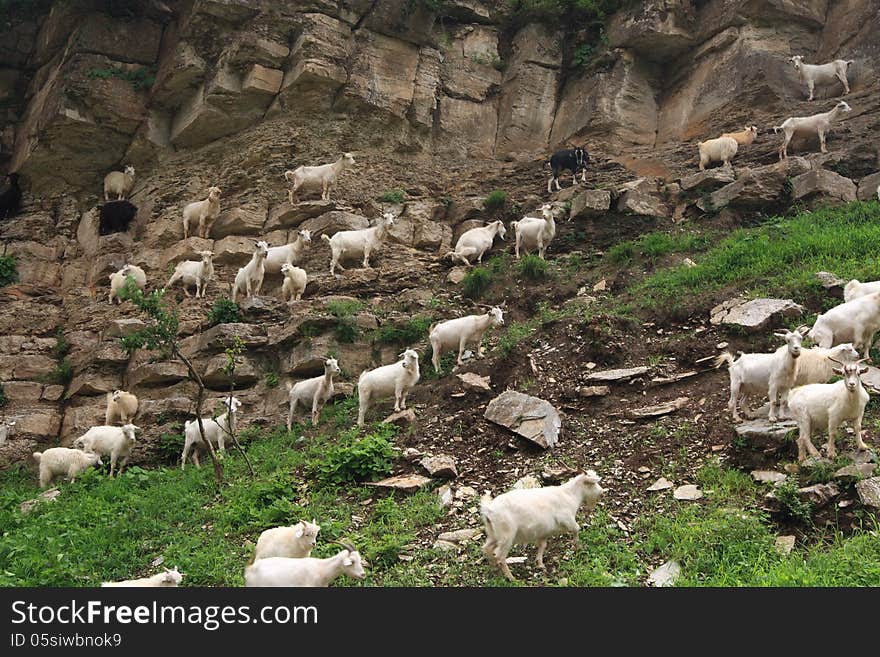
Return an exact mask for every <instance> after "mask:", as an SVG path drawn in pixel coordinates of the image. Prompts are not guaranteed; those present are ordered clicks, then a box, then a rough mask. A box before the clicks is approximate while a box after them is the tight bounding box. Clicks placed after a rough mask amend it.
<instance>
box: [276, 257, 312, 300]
mask: <svg viewBox="0 0 880 657" xmlns="http://www.w3.org/2000/svg"><path fill="white" fill-rule="evenodd" d="M281 273H282V274H283V275H284V281H283V282H282V283H281V298H282V299H284V300H285V301H286V302H287V303H288V305H290V304H292V303H293V302H294V301H299V300H300V299H302V295H303V292H305V291H306V285H308V282H309V276H308V274H306V270H305V269H302V268H300V267H294V266H293V265H291V264H289V263H287V262H285V263H284V264H283V265H281Z"/></svg>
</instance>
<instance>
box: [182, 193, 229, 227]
mask: <svg viewBox="0 0 880 657" xmlns="http://www.w3.org/2000/svg"><path fill="white" fill-rule="evenodd" d="M219 215H220V188H219V187H209V188H208V198H206V199H205V200H203V201H193V202H192V203H189V204H187V206H186V207H185V208H183V239H186V238H187V237H189V224H190V222H191V221H197V222H198V224H199V237H204V238H207V237H208V232H210V230H211V223H212V222H213V221H214V220H215V219H216V218H217V217H218V216H219Z"/></svg>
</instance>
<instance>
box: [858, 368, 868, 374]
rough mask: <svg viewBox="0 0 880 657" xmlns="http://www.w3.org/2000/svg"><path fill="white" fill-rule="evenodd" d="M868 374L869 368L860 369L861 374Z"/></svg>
mask: <svg viewBox="0 0 880 657" xmlns="http://www.w3.org/2000/svg"><path fill="white" fill-rule="evenodd" d="M867 373H868V368H867V367H860V368H859V374H867Z"/></svg>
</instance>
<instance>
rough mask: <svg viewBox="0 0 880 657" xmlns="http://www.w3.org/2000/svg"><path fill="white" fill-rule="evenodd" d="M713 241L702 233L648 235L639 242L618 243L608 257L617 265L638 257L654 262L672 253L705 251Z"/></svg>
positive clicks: (639, 239) (638, 240)
mask: <svg viewBox="0 0 880 657" xmlns="http://www.w3.org/2000/svg"><path fill="white" fill-rule="evenodd" d="M711 239H712V238H711V235H709V234H700V233H664V232H655V233H647V234H646V235H642V236H641V237H639V238H638V239H637V240H626V241H624V242H618V243H617V244H615V245H614V246H612V247H611V248H610V249H609V250H608V255H607V256H606V257H607V258H608V260H610V261H611V262H613V263H615V264H624V263H627V262H630V261H631V260H632V259H633V258H634V257H635V256H637V255H638V256H641V257H642V258H645V259H648V260H652V261H653V260H657V259H658V258H660V257H661V256H664V255H668V254H670V253H692V252H695V251H705V250H706V249H707V248H708V247H709V245H710V243H711Z"/></svg>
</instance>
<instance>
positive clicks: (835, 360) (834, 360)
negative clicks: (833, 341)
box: [827, 356, 861, 365]
mask: <svg viewBox="0 0 880 657" xmlns="http://www.w3.org/2000/svg"><path fill="white" fill-rule="evenodd" d="M827 358H828V360H830V361H831V362H832V363H837V364H838V365H843V363H841V362H840V361H839V360H837V359H836V358H832V357H831V356H828V357H827ZM857 362H861V361H857Z"/></svg>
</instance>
